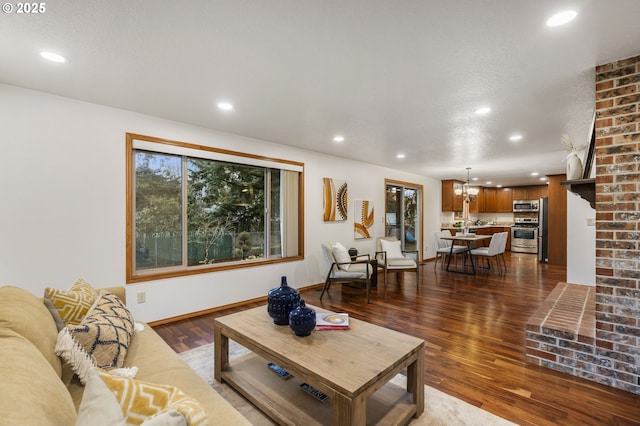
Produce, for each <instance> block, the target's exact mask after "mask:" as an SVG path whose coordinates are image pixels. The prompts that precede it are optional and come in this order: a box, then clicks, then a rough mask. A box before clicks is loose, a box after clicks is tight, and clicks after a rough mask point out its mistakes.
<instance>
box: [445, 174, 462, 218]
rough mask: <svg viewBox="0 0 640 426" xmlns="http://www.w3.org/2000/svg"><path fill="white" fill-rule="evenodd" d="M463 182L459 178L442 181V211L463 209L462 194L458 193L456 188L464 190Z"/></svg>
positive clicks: (459, 210)
mask: <svg viewBox="0 0 640 426" xmlns="http://www.w3.org/2000/svg"><path fill="white" fill-rule="evenodd" d="M462 184H463V182H461V181H459V180H453V179H448V180H443V181H442V211H443V212H461V211H462V202H463V201H462V195H456V193H455V190H456V189H457V188H459V189H460V190H462Z"/></svg>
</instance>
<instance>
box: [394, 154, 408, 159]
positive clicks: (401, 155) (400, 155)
mask: <svg viewBox="0 0 640 426" xmlns="http://www.w3.org/2000/svg"><path fill="white" fill-rule="evenodd" d="M404 157H406V155H404V154H398V155H396V158H404Z"/></svg>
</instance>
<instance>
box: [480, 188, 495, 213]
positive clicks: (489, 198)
mask: <svg viewBox="0 0 640 426" xmlns="http://www.w3.org/2000/svg"><path fill="white" fill-rule="evenodd" d="M482 196H483V198H484V210H483V211H482V213H495V212H496V208H497V190H496V188H482Z"/></svg>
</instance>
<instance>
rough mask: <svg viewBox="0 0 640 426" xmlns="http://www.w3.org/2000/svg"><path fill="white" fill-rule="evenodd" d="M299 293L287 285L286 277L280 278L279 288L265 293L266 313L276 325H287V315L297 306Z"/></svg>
mask: <svg viewBox="0 0 640 426" xmlns="http://www.w3.org/2000/svg"><path fill="white" fill-rule="evenodd" d="M299 302H300V292H298V290H296V289H295V288H291V287H289V286H288V285H287V277H282V279H281V281H280V287H276V288H272V289H271V290H269V292H268V293H267V312H269V316H270V317H271V318H273V322H274V324H276V325H288V324H289V313H290V312H291V311H292V310H293V309H294V308H295V307H296V306H298V303H299Z"/></svg>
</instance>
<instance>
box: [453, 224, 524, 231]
mask: <svg viewBox="0 0 640 426" xmlns="http://www.w3.org/2000/svg"><path fill="white" fill-rule="evenodd" d="M512 226H514V224H513V223H506V224H499V225H469V226H468V228H469V229H480V228H511V227H512ZM441 228H442V229H459V230H461V229H462V228H463V227H462V226H461V227H457V226H454V225H453V224H446V225H445V224H442V226H441Z"/></svg>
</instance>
